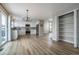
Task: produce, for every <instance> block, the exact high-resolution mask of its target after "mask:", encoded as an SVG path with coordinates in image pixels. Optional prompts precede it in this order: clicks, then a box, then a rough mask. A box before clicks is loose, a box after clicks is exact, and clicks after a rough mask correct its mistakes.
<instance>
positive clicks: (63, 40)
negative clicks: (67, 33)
mask: <svg viewBox="0 0 79 59" xmlns="http://www.w3.org/2000/svg"><path fill="white" fill-rule="evenodd" d="M63 41H65V42H68V43H71V44H74V42H72V41H68V40H63Z"/></svg>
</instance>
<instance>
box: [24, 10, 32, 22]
mask: <svg viewBox="0 0 79 59" xmlns="http://www.w3.org/2000/svg"><path fill="white" fill-rule="evenodd" d="M26 12H27V15H26V17H24V20H25V21H27V22H28V21H30V20H31V19H30V17H29V15H28V12H29V10H28V9H27V10H26Z"/></svg>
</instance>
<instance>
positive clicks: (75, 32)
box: [74, 10, 78, 47]
mask: <svg viewBox="0 0 79 59" xmlns="http://www.w3.org/2000/svg"><path fill="white" fill-rule="evenodd" d="M74 47H78V45H77V10H74Z"/></svg>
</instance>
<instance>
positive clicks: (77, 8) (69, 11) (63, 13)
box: [58, 8, 79, 17]
mask: <svg viewBox="0 0 79 59" xmlns="http://www.w3.org/2000/svg"><path fill="white" fill-rule="evenodd" d="M74 10H79V9H78V8H77V9H74ZM74 10H71V11H68V12H65V13H62V14H59V15H58V17H59V16H62V15H65V14H68V13H71V12H74Z"/></svg>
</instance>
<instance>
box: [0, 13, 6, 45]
mask: <svg viewBox="0 0 79 59" xmlns="http://www.w3.org/2000/svg"><path fill="white" fill-rule="evenodd" d="M6 41H7V15H6V14H3V13H1V12H0V46H1V45H3V44H4V43H5V42H6Z"/></svg>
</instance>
